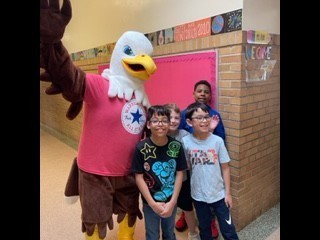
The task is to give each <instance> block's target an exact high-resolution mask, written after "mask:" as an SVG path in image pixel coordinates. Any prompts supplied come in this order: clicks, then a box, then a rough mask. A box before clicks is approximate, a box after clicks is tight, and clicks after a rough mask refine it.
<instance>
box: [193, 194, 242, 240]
mask: <svg viewBox="0 0 320 240" xmlns="http://www.w3.org/2000/svg"><path fill="white" fill-rule="evenodd" d="M193 203H194V207H195V209H196V213H197V217H198V221H199V230H200V238H201V240H213V237H212V232H211V221H212V214H215V215H216V216H217V219H218V223H219V227H220V232H221V234H222V236H223V238H224V239H225V240H239V238H238V235H237V232H236V228H235V226H234V224H233V222H232V221H231V215H230V214H229V213H230V211H229V208H228V207H227V206H226V204H225V202H224V198H223V199H221V200H219V201H217V202H214V203H206V202H199V201H196V200H193Z"/></svg>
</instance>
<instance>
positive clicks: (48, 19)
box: [40, 0, 156, 240]
mask: <svg viewBox="0 0 320 240" xmlns="http://www.w3.org/2000/svg"><path fill="white" fill-rule="evenodd" d="M71 16H72V10H71V3H70V1H69V0H63V2H62V6H61V8H60V5H59V0H40V68H42V69H43V70H44V71H43V72H42V73H41V75H40V80H42V81H47V82H50V83H51V84H50V86H49V87H48V88H47V89H46V94H49V95H52V94H62V96H63V98H64V99H66V100H67V101H69V102H70V103H71V104H70V106H69V108H68V111H67V114H66V116H67V118H68V119H70V120H72V119H74V118H75V117H76V116H77V115H78V114H79V112H80V111H81V110H82V108H83V111H84V114H83V123H82V124H83V126H82V133H81V137H80V142H79V148H78V149H79V150H78V155H77V157H76V158H75V159H74V162H73V165H72V167H71V171H70V174H69V177H68V180H67V184H66V189H65V196H66V197H70V199H72V198H75V199H77V198H78V197H79V199H80V204H81V209H82V214H81V220H82V232H84V233H85V237H86V240H101V239H104V238H105V237H106V235H107V226H108V227H109V229H113V218H112V215H113V214H116V215H117V222H118V223H119V232H118V239H123V240H125V239H126V240H127V239H128V240H129V239H130V240H132V239H133V234H134V229H135V223H136V219H137V217H138V218H139V219H142V213H141V211H140V210H139V190H138V188H137V186H136V183H135V178H134V175H133V174H132V173H131V172H130V168H131V162H132V157H133V151H134V147H135V145H136V144H137V143H138V142H139V141H140V139H141V136H142V133H143V130H144V127H145V123H146V109H147V108H148V107H149V106H150V103H149V100H148V97H147V95H146V93H145V90H144V82H145V80H148V79H149V77H150V75H151V74H153V73H154V72H155V71H156V65H155V63H154V61H153V59H152V58H151V54H152V52H153V48H152V45H151V43H150V41H149V40H148V39H147V38H146V37H145V36H144V34H142V33H139V32H135V31H128V32H125V33H124V34H123V35H122V36H121V37H120V38H119V39H118V41H117V43H116V45H115V48H114V50H113V53H112V56H111V60H110V68H108V69H106V70H104V71H103V73H102V74H101V75H98V74H90V73H85V72H84V71H82V70H81V69H80V68H78V67H77V66H75V65H74V64H73V63H72V60H71V59H70V56H69V53H68V51H67V50H66V48H65V47H64V46H63V44H62V42H61V39H62V37H63V34H64V31H65V27H66V26H67V24H68V23H69V21H70V19H71ZM73 200H74V199H73Z"/></svg>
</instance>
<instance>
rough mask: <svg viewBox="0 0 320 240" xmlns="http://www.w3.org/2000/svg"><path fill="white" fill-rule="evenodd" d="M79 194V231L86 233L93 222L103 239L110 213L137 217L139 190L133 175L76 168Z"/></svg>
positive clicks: (90, 231) (90, 230) (90, 232)
mask: <svg viewBox="0 0 320 240" xmlns="http://www.w3.org/2000/svg"><path fill="white" fill-rule="evenodd" d="M79 196H80V203H81V208H82V231H83V232H87V233H88V235H89V236H90V235H91V234H92V232H93V229H94V226H95V224H97V225H98V228H99V235H100V237H103V238H104V237H105V235H106V225H107V223H110V221H112V215H113V214H122V215H123V214H125V213H126V214H129V215H131V216H137V215H138V214H139V212H140V210H139V189H138V187H137V185H136V182H135V177H134V175H133V174H130V175H127V176H121V177H108V176H100V175H95V174H89V173H86V172H84V171H82V170H79ZM108 225H109V224H108ZM112 225H113V223H112V224H111V226H112ZM109 228H110V226H109ZM111 228H112V227H111Z"/></svg>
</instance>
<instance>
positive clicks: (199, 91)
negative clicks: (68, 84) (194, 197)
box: [175, 80, 226, 238]
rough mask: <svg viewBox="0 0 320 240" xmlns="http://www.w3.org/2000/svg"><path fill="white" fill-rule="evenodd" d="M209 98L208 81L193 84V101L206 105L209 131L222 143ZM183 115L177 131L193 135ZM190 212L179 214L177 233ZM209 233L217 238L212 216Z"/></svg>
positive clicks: (217, 116) (217, 118)
mask: <svg viewBox="0 0 320 240" xmlns="http://www.w3.org/2000/svg"><path fill="white" fill-rule="evenodd" d="M211 96H212V91H211V85H210V83H209V82H208V81H206V80H200V81H198V82H196V83H195V85H194V90H193V97H194V100H195V101H196V102H201V103H204V104H206V105H207V107H208V109H209V115H210V116H212V121H211V124H212V125H211V127H210V131H211V132H212V133H213V134H215V135H217V136H219V137H221V138H222V139H223V141H225V137H226V134H225V130H224V126H223V122H222V118H221V117H220V114H219V113H218V112H217V111H216V110H214V109H213V108H211V107H210V106H209V103H210V101H211ZM185 115H186V109H185V110H183V111H182V112H181V122H180V125H179V129H184V130H187V131H188V132H189V133H193V128H192V127H191V126H189V125H188V124H187V121H186V116H185ZM183 192H184V188H182V189H181V195H183V196H186V194H189V195H190V191H189V193H183ZM182 210H184V209H182ZM189 210H190V209H189ZM192 211H193V209H191V211H189V212H187V211H183V212H182V213H181V215H180V218H179V219H178V220H177V222H176V225H175V228H176V229H177V230H178V231H184V230H185V229H186V228H187V227H188V225H187V221H186V218H185V216H186V215H190V214H191V213H192ZM211 231H212V236H213V238H218V236H219V231H218V228H217V225H216V221H215V217H214V216H213V219H212V222H211Z"/></svg>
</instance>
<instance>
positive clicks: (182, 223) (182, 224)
mask: <svg viewBox="0 0 320 240" xmlns="http://www.w3.org/2000/svg"><path fill="white" fill-rule="evenodd" d="M175 228H176V229H177V231H179V232H183V231H184V230H186V229H187V228H188V225H187V222H186V219H185V218H184V212H182V213H181V216H180V218H179V219H178V221H177V222H176V224H175Z"/></svg>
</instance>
